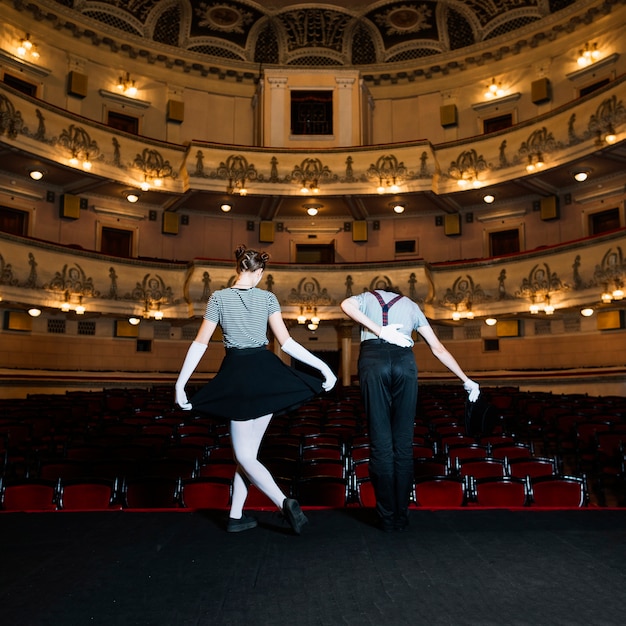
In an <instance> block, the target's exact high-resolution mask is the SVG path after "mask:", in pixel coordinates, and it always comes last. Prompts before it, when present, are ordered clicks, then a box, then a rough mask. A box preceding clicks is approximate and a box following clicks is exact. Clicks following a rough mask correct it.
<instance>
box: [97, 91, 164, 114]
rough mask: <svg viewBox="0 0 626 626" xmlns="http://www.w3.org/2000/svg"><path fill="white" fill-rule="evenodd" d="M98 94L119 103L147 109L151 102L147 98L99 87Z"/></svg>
mask: <svg viewBox="0 0 626 626" xmlns="http://www.w3.org/2000/svg"><path fill="white" fill-rule="evenodd" d="M99 93H100V95H101V96H102V97H103V98H107V99H108V100H113V101H114V102H117V103H119V104H125V105H128V106H134V107H136V108H138V109H148V108H150V107H151V106H152V102H148V101H147V100H140V99H139V98H130V97H128V96H125V95H124V94H121V93H115V92H114V91H108V90H107V89H100V90H99Z"/></svg>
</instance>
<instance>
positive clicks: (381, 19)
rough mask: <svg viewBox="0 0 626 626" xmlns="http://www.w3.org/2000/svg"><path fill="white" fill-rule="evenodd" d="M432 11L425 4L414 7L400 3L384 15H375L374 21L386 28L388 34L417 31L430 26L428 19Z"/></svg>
mask: <svg viewBox="0 0 626 626" xmlns="http://www.w3.org/2000/svg"><path fill="white" fill-rule="evenodd" d="M431 15H432V11H431V10H430V9H429V8H427V7H426V6H425V5H422V6H420V7H417V8H414V7H410V6H407V5H402V6H399V7H396V8H393V9H391V10H390V11H388V12H387V13H386V14H384V15H377V16H376V21H377V22H378V23H379V24H380V25H381V26H384V27H386V28H387V34H388V35H400V34H406V33H417V32H419V31H420V30H426V29H428V28H430V27H431V24H430V23H429V21H428V18H430V17H431Z"/></svg>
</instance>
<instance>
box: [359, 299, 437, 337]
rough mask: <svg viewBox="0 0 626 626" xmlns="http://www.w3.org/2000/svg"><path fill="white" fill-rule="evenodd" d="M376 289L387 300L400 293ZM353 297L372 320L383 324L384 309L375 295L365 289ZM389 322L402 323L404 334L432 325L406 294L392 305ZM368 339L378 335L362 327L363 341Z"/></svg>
mask: <svg viewBox="0 0 626 626" xmlns="http://www.w3.org/2000/svg"><path fill="white" fill-rule="evenodd" d="M376 291H377V293H378V294H379V295H380V296H381V297H382V299H383V300H384V301H385V302H391V300H393V299H394V298H395V297H396V296H397V295H398V294H397V293H392V292H391V291H383V290H382V289H377V290H376ZM352 297H353V298H354V299H355V300H357V302H358V303H359V311H361V312H362V313H365V315H367V317H369V318H370V319H371V320H372V322H375V323H376V324H380V325H382V323H383V309H382V307H381V306H380V303H379V302H378V299H377V298H376V296H375V295H373V294H371V293H370V292H369V291H364V292H363V293H360V294H358V295H356V296H352ZM387 323H388V324H402V328H399V329H398V330H399V331H400V332H401V333H402V334H404V335H409V336H410V335H411V333H412V331H414V330H417V329H418V328H419V327H420V326H429V325H430V324H429V323H428V320H427V319H426V316H425V315H424V313H422V309H420V308H419V306H418V305H417V304H415V302H413V300H410V299H409V298H407V297H406V296H405V297H403V298H400V300H398V301H397V302H396V303H395V304H394V305H393V306H392V307H390V309H389V313H388V321H387ZM368 339H378V337H376V335H375V334H374V333H373V332H372V331H370V330H368V329H367V328H365V327H361V341H367V340H368ZM411 341H412V340H411ZM411 345H413V344H411Z"/></svg>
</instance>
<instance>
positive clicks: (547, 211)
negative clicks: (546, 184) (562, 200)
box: [539, 196, 560, 221]
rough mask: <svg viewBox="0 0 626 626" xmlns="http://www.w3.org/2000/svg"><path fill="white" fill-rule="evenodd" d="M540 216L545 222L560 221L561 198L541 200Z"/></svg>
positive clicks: (554, 197)
mask: <svg viewBox="0 0 626 626" xmlns="http://www.w3.org/2000/svg"><path fill="white" fill-rule="evenodd" d="M539 215H540V216H541V219H542V220H544V221H548V220H557V219H559V215H560V214H559V198H558V197H557V196H548V197H547V198H541V204H540V207H539Z"/></svg>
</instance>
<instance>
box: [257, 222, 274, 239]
mask: <svg viewBox="0 0 626 626" xmlns="http://www.w3.org/2000/svg"><path fill="white" fill-rule="evenodd" d="M259 243H274V222H272V221H270V220H263V221H262V222H261V223H260V224H259Z"/></svg>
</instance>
